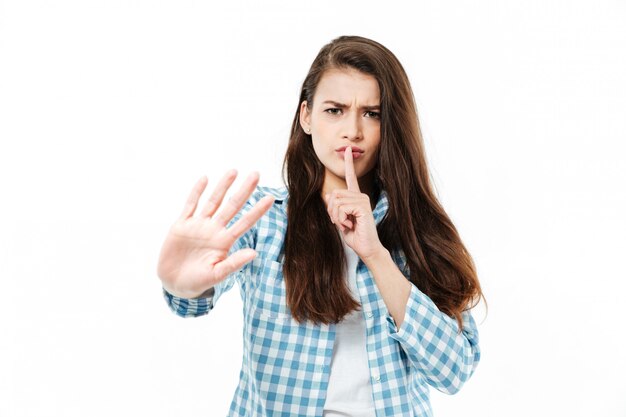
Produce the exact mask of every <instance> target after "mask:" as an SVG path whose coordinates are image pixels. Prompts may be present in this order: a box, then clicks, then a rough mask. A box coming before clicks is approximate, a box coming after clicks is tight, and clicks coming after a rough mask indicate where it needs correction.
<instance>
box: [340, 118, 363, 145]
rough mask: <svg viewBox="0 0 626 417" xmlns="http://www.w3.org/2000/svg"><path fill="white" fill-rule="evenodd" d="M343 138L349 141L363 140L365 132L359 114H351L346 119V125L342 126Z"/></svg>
mask: <svg viewBox="0 0 626 417" xmlns="http://www.w3.org/2000/svg"><path fill="white" fill-rule="evenodd" d="M342 128H343V134H342V137H343V138H344V139H348V140H361V139H363V131H362V126H361V118H360V117H359V115H358V112H351V114H350V115H349V116H348V117H345V118H344V124H343V126H342Z"/></svg>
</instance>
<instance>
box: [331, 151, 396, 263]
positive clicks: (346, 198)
mask: <svg viewBox="0 0 626 417" xmlns="http://www.w3.org/2000/svg"><path fill="white" fill-rule="evenodd" d="M344 161H345V179H346V186H347V187H348V189H347V190H333V191H332V192H331V193H329V194H326V196H324V201H325V202H326V208H327V211H328V215H329V216H330V219H331V221H332V222H333V223H334V224H335V226H337V228H339V230H340V232H341V233H342V234H343V238H344V241H345V242H346V244H347V245H348V246H349V247H350V248H352V250H354V251H355V252H356V253H357V255H359V257H360V258H361V259H365V258H368V257H370V256H372V255H374V254H376V253H377V252H378V251H380V250H384V246H383V245H382V243H380V240H379V238H378V232H377V230H376V222H375V221H374V215H373V214H372V207H371V204H370V198H369V196H368V195H367V194H364V193H362V192H361V191H360V189H359V181H358V179H357V176H356V172H355V170H354V161H353V159H352V147H350V146H348V147H346V149H345V151H344Z"/></svg>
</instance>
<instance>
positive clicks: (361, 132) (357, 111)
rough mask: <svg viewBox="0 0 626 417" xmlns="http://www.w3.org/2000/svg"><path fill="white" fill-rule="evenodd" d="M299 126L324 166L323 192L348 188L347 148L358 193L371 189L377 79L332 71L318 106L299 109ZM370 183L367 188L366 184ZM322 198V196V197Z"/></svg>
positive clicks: (319, 92) (377, 136) (326, 77)
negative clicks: (347, 148)
mask: <svg viewBox="0 0 626 417" xmlns="http://www.w3.org/2000/svg"><path fill="white" fill-rule="evenodd" d="M300 124H301V126H302V128H303V129H304V131H305V132H307V133H308V132H309V129H310V135H311V140H312V141H313V149H314V150H315V154H316V155H317V157H318V158H319V160H320V161H321V162H322V164H324V167H325V168H326V169H325V177H324V187H323V190H322V191H323V193H327V192H330V191H332V190H334V189H337V188H339V189H345V188H347V187H346V182H345V162H344V153H343V150H342V147H345V146H352V150H353V153H352V155H353V160H354V170H355V172H356V176H357V178H358V179H359V188H361V189H362V190H367V189H370V187H371V185H372V184H371V182H372V181H373V175H367V176H366V175H365V174H368V173H370V172H371V174H373V173H374V171H372V169H373V168H374V167H375V166H376V161H377V157H378V147H379V144H380V91H379V89H378V82H377V81H376V78H374V77H373V76H371V75H369V74H365V73H363V72H360V71H358V70H356V69H330V70H327V71H326V72H325V73H324V74H323V75H322V78H321V79H320V81H319V83H318V85H317V89H316V91H315V95H314V97H313V106H312V108H310V107H309V106H308V104H307V102H306V100H305V101H303V102H302V103H301V105H300ZM362 182H367V183H362ZM322 195H323V194H322Z"/></svg>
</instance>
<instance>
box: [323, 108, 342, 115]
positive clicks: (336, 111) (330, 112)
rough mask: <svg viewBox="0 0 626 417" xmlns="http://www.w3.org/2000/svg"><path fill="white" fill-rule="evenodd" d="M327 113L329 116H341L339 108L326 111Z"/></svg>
mask: <svg viewBox="0 0 626 417" xmlns="http://www.w3.org/2000/svg"><path fill="white" fill-rule="evenodd" d="M324 111H325V112H326V113H329V114H335V115H336V114H339V112H340V111H341V109H337V108H331V109H326V110H324Z"/></svg>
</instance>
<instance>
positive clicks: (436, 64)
mask: <svg viewBox="0 0 626 417" xmlns="http://www.w3.org/2000/svg"><path fill="white" fill-rule="evenodd" d="M293 3H297V5H296V4H293V5H292V4H289V5H288V4H287V2H272V1H267V0H265V1H263V2H252V1H250V2H241V1H239V2H236V1H233V2H208V1H204V2H203V1H190V0H186V1H185V0H176V1H165V0H161V1H154V0H132V1H121V0H101V1H84V0H83V1H79V0H76V1H69V0H63V1H55V2H52V1H24V0H21V1H17V0H12V1H0V140H1V148H0V193H1V194H0V195H1V198H2V204H1V205H0V279H1V286H0V416H6V417H18V416H20V417H21V416H33V417H47V416H63V417H65V416H68V417H69V416H81V417H82V416H111V415H120V416H130V415H150V416H168V415H174V414H175V415H185V416H220V415H225V414H226V412H227V410H228V407H229V405H230V401H231V398H232V395H233V392H234V390H235V386H236V383H237V380H238V375H239V367H240V365H241V331H242V326H241V322H242V317H241V301H240V298H239V291H238V289H237V288H236V287H235V288H234V289H233V290H231V291H230V292H229V293H227V294H226V295H225V296H224V297H223V298H221V299H220V300H219V302H218V304H217V306H216V308H215V310H214V311H213V312H211V314H209V315H208V316H205V317H202V318H198V319H182V318H179V317H177V316H175V315H174V314H173V313H171V312H170V311H169V309H168V308H167V306H166V304H165V301H164V300H163V298H162V295H161V287H160V281H159V280H158V278H157V276H156V262H157V257H158V252H159V249H160V245H161V243H162V241H163V238H164V236H165V234H166V232H167V229H168V228H169V225H170V224H171V223H172V222H173V221H174V220H175V218H176V217H177V216H178V214H179V212H180V210H181V209H182V207H183V204H184V201H185V199H186V197H187V195H188V193H189V191H190V189H191V187H192V186H193V184H194V183H195V181H196V180H197V179H198V178H199V177H200V176H201V175H204V174H206V175H207V176H208V177H209V187H210V188H211V189H212V187H213V186H214V185H215V183H216V181H217V179H218V178H219V177H220V176H221V175H222V174H223V173H224V172H225V170H227V169H228V168H237V169H238V171H239V173H240V175H239V178H238V179H237V182H236V184H235V187H234V188H238V185H239V184H240V183H241V180H242V179H243V177H245V176H246V175H247V174H248V173H250V172H251V171H253V170H256V171H259V172H260V174H261V184H262V185H271V186H278V185H281V177H280V167H281V163H282V158H283V155H284V152H285V149H286V144H287V139H288V132H289V128H290V124H291V120H292V118H293V114H294V112H295V110H296V106H297V104H298V103H297V99H298V92H299V89H300V86H301V83H302V81H303V79H304V76H305V74H306V72H307V70H308V68H309V66H310V64H311V62H312V60H313V58H314V57H315V55H316V54H317V52H318V51H319V49H320V48H321V47H322V46H323V45H324V44H325V43H327V42H329V41H330V40H331V39H333V38H334V37H336V36H339V35H342V34H357V35H362V36H366V37H370V38H372V39H375V40H377V41H379V42H381V43H382V44H383V45H385V46H387V47H388V48H389V49H391V50H392V51H393V52H394V53H395V54H396V55H397V56H398V58H399V59H400V61H401V62H402V63H403V65H404V66H405V69H406V71H407V72H408V74H409V77H410V80H411V82H412V85H413V88H414V93H415V97H416V100H417V104H418V110H419V115H420V121H421V123H422V128H423V133H424V140H425V142H426V146H427V153H428V158H429V161H430V169H431V172H432V175H433V178H434V180H435V184H436V188H437V192H438V195H439V197H440V199H441V201H442V203H443V204H444V207H445V208H446V210H447V212H448V214H449V215H450V216H451V218H452V220H453V221H454V223H455V225H456V226H457V228H458V229H459V232H460V233H461V237H462V239H463V241H464V242H465V244H466V246H467V247H468V249H469V250H470V252H471V254H472V255H473V257H474V259H475V261H476V264H477V267H478V272H479V276H480V279H481V283H482V286H483V289H484V292H485V294H486V297H487V299H488V303H489V310H488V314H486V315H485V308H484V306H483V305H481V306H480V307H479V308H478V309H477V310H475V317H476V318H477V321H478V323H479V329H480V336H481V348H482V352H483V357H482V361H481V363H480V365H479V366H478V368H477V370H476V373H475V374H474V376H473V377H472V379H471V380H470V381H469V382H468V383H467V384H466V385H465V387H464V388H463V389H462V390H461V391H460V392H459V393H458V394H457V395H455V396H447V395H444V394H441V393H439V392H437V391H435V390H432V401H433V406H434V409H435V415H436V416H460V415H463V416H481V417H487V416H494V417H495V416H498V417H500V416H520V417H521V416H524V417H525V416H529V415H533V416H556V415H559V416H565V415H567V416H570V417H571V416H589V415H593V416H626V382H624V376H623V375H624V373H625V372H626V355H625V352H626V348H625V343H624V342H625V339H626V338H625V336H624V333H625V329H626V325H625V323H626V313H624V309H623V307H621V306H623V298H624V291H625V290H626V287H625V285H624V280H625V278H626V274H625V272H624V269H625V268H624V250H625V249H626V245H625V244H624V236H625V232H626V222H625V221H624V213H626V197H625V193H624V189H625V188H626V187H625V184H626V181H625V179H626V174H625V168H624V159H625V158H626V153H625V152H624V150H625V147H624V141H625V140H626V117H625V116H626V76H625V75H624V74H626V4H625V3H624V2H622V1H599V0H593V1H591V0H590V1H586V2H581V1H559V2H557V1H545V0H543V1H519V2H511V1H502V0H498V1H496V0H493V1H480V2H469V1H467V2H460V1H459V2H419V3H417V4H416V5H413V6H410V7H409V6H408V5H404V3H403V4H402V5H400V4H397V5H394V4H391V3H385V4H383V2H371V1H341V2H339V1H334V2H328V1H316V2H293ZM406 4H408V2H407V3H406ZM620 301H621V303H620Z"/></svg>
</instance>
